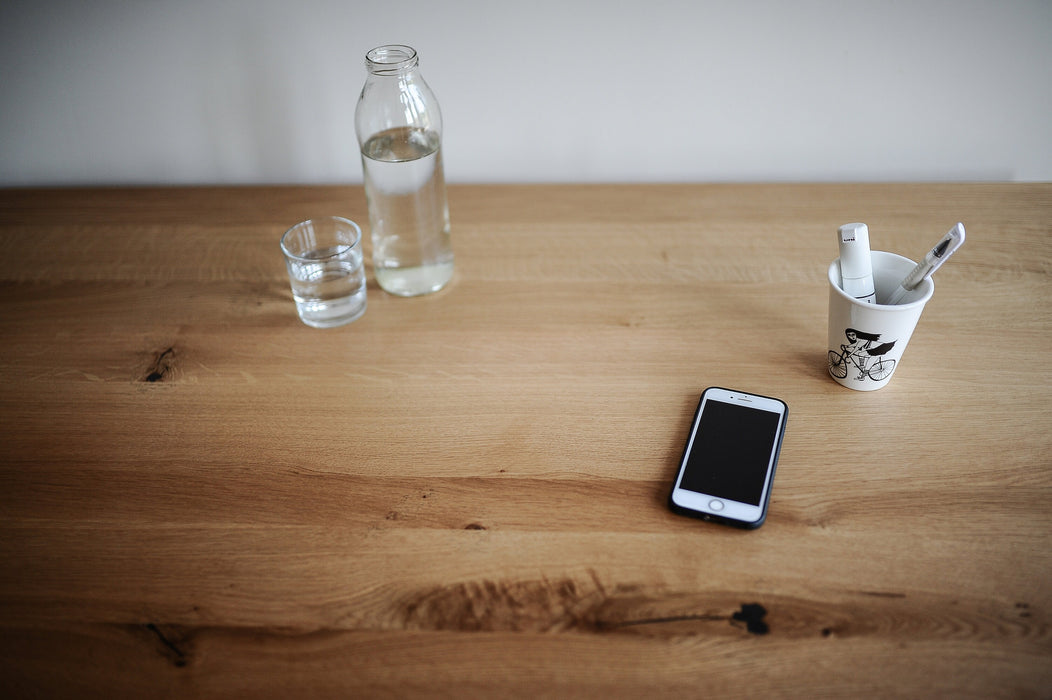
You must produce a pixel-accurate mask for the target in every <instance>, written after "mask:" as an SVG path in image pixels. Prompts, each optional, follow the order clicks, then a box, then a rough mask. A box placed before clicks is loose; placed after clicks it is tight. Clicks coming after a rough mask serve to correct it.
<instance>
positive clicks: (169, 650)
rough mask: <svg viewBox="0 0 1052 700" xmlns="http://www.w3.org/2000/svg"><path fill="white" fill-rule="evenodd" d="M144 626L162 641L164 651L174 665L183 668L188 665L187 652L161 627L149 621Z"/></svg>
mask: <svg viewBox="0 0 1052 700" xmlns="http://www.w3.org/2000/svg"><path fill="white" fill-rule="evenodd" d="M143 627H144V628H145V629H146V630H148V631H149V632H151V633H153V635H154V637H156V638H157V640H158V641H160V642H161V645H162V647H163V650H162V653H163V654H164V656H165V657H167V658H168V659H169V660H170V661H171V662H172V665H173V666H176V667H178V668H183V667H184V666H186V664H187V662H188V659H187V656H186V653H185V652H184V651H183V650H182V649H181V648H180V647H179V645H178V644H176V643H175V642H174V641H172V640H171V639H169V638H168V636H167V635H166V634H165V633H164V632H162V631H161V628H160V627H158V626H157V625H156V624H154V623H152V622H148V623H147V624H145V625H143Z"/></svg>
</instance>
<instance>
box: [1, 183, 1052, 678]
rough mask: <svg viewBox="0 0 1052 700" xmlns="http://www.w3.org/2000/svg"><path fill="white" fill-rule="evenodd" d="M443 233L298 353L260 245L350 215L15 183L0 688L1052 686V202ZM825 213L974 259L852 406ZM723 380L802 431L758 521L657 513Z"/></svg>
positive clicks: (236, 199)
mask: <svg viewBox="0 0 1052 700" xmlns="http://www.w3.org/2000/svg"><path fill="white" fill-rule="evenodd" d="M450 207H451V213H452V219H453V223H454V233H453V241H454V249H455V253H456V256H457V258H456V264H457V268H456V275H455V277H454V280H453V282H452V283H451V285H450V286H449V287H448V288H447V289H446V290H443V291H441V292H439V293H437V294H434V295H431V296H427V297H420V298H414V299H401V298H395V297H392V296H389V295H387V294H385V293H384V292H382V291H381V290H380V289H379V288H377V287H376V286H375V283H374V282H373V281H372V271H371V268H370V270H369V278H370V286H369V299H368V310H367V311H366V313H365V315H364V316H363V317H362V318H361V319H360V320H358V321H356V322H355V323H353V324H350V325H348V326H344V327H341V328H337V329H329V330H316V329H312V328H308V327H307V326H305V325H303V324H302V323H300V321H299V320H298V319H297V317H296V315H295V310H294V305H293V302H292V297H291V293H290V291H289V288H288V279H287V276H286V273H285V269H284V263H283V261H282V259H281V256H280V253H279V250H278V243H277V241H278V238H279V236H280V234H281V233H282V231H283V230H284V229H285V228H287V227H288V226H290V225H291V224H293V223H295V222H297V221H299V220H302V219H305V218H309V217H310V216H315V215H326V214H338V215H343V216H347V217H349V218H352V219H355V220H357V221H359V222H365V221H367V220H368V217H367V215H366V207H365V200H364V196H363V194H362V192H361V188H360V187H355V186H346V187H339V186H325V187H228V188H211V187H201V188H168V189H166V188H156V189H151V188H126V189H52V190H35V189H9V190H0V252H2V258H0V290H2V291H0V444H2V448H0V686H2V693H3V695H4V696H5V697H27V696H28V697H36V696H65V697H169V696H170V697H232V696H235V697H236V696H245V697H274V696H277V697H298V696H302V697H352V696H361V697H407V696H441V697H473V696H474V697H537V696H549V697H551V696H555V697H569V696H584V697H590V696H614V697H621V696H629V697H641V696H646V697H651V696H658V697H661V696H667V695H671V694H673V693H682V694H686V695H687V696H715V697H763V696H766V695H775V696H801V697H851V696H858V695H862V696H880V697H886V696H908V697H1048V695H1049V693H1050V692H1052V632H1050V627H1049V622H1050V606H1052V586H1050V580H1052V548H1050V546H1049V544H1050V542H1049V535H1050V532H1052V509H1050V506H1049V503H1050V500H1052V499H1050V496H1052V430H1050V429H1052V399H1050V389H1052V379H1050V377H1052V352H1050V349H1049V348H1050V345H1052V303H1050V302H1052V283H1050V272H1052V185H1047V184H862V185H850V184H842V185H833V184H825V185H645V186H644V185H641V186H637V185H581V186H560V185H531V186H514V185H490V186H467V185H462V186H454V187H451V188H450ZM849 221H865V222H866V223H868V224H869V227H870V231H871V238H872V242H873V248H874V249H876V250H891V251H894V252H897V253H901V254H904V255H906V256H908V257H911V258H913V259H919V258H920V257H921V256H922V255H923V254H924V253H925V252H926V250H927V249H928V248H929V247H930V246H931V245H932V244H933V243H934V241H936V240H938V238H939V237H940V236H941V235H942V234H943V233H945V232H946V230H947V229H948V228H949V227H950V226H951V225H952V224H954V223H955V222H957V221H963V222H964V223H965V226H966V227H967V231H968V242H967V243H966V244H965V245H964V247H963V248H962V249H961V250H960V251H959V252H958V253H957V254H956V255H955V256H954V258H953V260H952V261H951V262H950V263H948V264H947V265H946V266H945V267H944V268H942V270H940V271H939V273H938V274H937V275H936V277H935V281H936V284H935V294H934V297H933V298H932V300H931V301H930V302H929V304H928V306H927V308H926V309H925V311H924V314H923V316H922V318H921V320H920V323H919V325H918V328H917V331H916V333H915V334H914V336H913V339H912V340H911V341H910V345H909V347H908V348H907V350H906V352H905V355H904V357H903V359H902V362H901V364H900V366H899V369H898V370H897V372H896V374H895V376H894V377H893V379H892V381H891V383H890V384H889V385H888V386H887V387H886V388H884V389H882V390H880V391H877V392H868V393H862V392H855V391H851V390H848V389H845V388H842V387H840V386H839V385H837V384H836V383H834V382H833V381H832V379H830V377H829V376H828V374H827V370H826V314H827V299H828V290H827V282H826V278H825V274H826V267H827V266H828V264H829V262H830V261H831V260H832V259H833V258H835V257H836V245H835V232H836V228H837V226H839V225H840V224H842V223H846V222H849ZM369 251H370V247H369V246H368V245H366V253H367V254H368V253H369ZM707 386H725V387H730V388H734V389H741V390H747V391H753V392H756V393H761V394H766V395H771V396H776V397H779V398H781V399H784V400H785V401H786V402H787V403H788V405H789V407H790V415H789V423H788V430H787V433H786V436H785V442H784V445H783V448H782V453H781V461H780V463H779V468H778V472H777V477H776V479H775V484H774V492H773V499H772V502H771V506H770V512H769V515H768V519H767V523H766V524H765V525H764V526H763V527H762V528H760V529H759V530H755V531H738V530H735V529H732V528H727V527H723V526H720V525H715V524H710V523H705V522H702V521H698V520H693V519H688V518H683V517H679V516H676V515H673V514H671V513H670V512H669V511H668V509H667V507H666V498H667V493H668V489H669V486H670V483H671V479H672V477H673V476H674V474H675V470H676V467H677V462H678V459H679V457H680V454H681V451H682V448H683V444H684V441H685V438H686V434H687V430H688V427H689V423H690V419H691V416H692V413H693V410H694V408H695V405H696V403H697V400H698V397H699V395H700V393H701V391H702V390H703V389H704V388H705V387H707Z"/></svg>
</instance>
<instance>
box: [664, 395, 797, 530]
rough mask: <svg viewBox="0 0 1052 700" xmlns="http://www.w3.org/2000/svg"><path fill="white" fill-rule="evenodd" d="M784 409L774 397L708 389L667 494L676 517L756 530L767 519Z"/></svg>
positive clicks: (786, 411)
mask: <svg viewBox="0 0 1052 700" xmlns="http://www.w3.org/2000/svg"><path fill="white" fill-rule="evenodd" d="M788 417H789V407H788V406H787V405H786V403H785V402H784V401H782V400H780V399H774V398H771V397H769V396H758V395H757V394H750V393H747V392H744V391H733V390H731V389H723V388H720V387H709V388H708V389H706V390H705V391H704V392H703V393H702V395H701V400H700V401H699V402H698V409H697V411H695V412H694V422H693V424H692V425H691V428H690V435H689V437H688V438H687V447H686V449H684V450H683V459H682V460H681V461H680V464H679V471H678V472H677V473H676V480H675V482H674V483H673V486H672V493H670V494H669V507H670V508H671V509H672V510H673V512H675V513H679V514H680V515H689V516H691V517H695V518H702V519H704V520H711V521H713V522H718V523H723V524H726V525H733V526H735V527H744V528H757V527H760V526H761V525H763V522H764V520H765V519H766V518H767V504H768V503H769V502H770V500H771V486H772V485H773V484H774V469H775V467H776V466H777V464H778V452H779V451H780V450H781V447H782V437H783V436H784V435H785V423H786V419H787V418H788Z"/></svg>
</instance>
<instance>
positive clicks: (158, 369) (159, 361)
mask: <svg viewBox="0 0 1052 700" xmlns="http://www.w3.org/2000/svg"><path fill="white" fill-rule="evenodd" d="M174 358H175V348H174V347H169V348H168V349H166V350H164V351H162V352H161V353H159V354H158V355H157V357H156V358H154V361H153V365H151V366H150V368H149V370H148V371H147V374H146V376H145V377H143V381H145V382H151V383H153V382H159V381H161V380H162V379H164V378H165V376H166V375H168V374H169V373H170V372H171V370H172V367H173V360H174Z"/></svg>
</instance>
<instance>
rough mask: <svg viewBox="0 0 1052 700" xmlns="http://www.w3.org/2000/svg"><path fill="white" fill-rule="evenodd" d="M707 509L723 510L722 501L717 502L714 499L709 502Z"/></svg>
mask: <svg viewBox="0 0 1052 700" xmlns="http://www.w3.org/2000/svg"><path fill="white" fill-rule="evenodd" d="M709 508H711V509H712V510H723V501H717V500H716V499H715V498H714V499H712V500H711V501H709Z"/></svg>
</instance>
